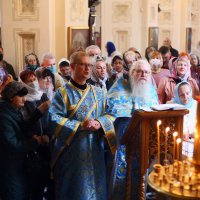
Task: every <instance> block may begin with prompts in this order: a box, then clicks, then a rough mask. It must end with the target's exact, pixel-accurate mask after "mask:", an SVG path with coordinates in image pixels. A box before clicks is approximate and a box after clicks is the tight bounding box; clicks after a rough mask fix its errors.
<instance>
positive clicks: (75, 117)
mask: <svg viewBox="0 0 200 200" xmlns="http://www.w3.org/2000/svg"><path fill="white" fill-rule="evenodd" d="M70 67H71V72H72V78H71V81H70V82H69V83H66V84H65V86H63V87H61V88H59V89H58V90H57V92H56V94H55V97H54V98H53V100H52V104H51V106H50V110H49V112H50V130H51V132H52V133H53V134H54V136H55V138H56V140H55V144H54V147H53V156H52V168H53V172H54V177H55V191H56V200H107V191H106V166H105V158H104V145H105V142H106V143H107V144H108V146H109V147H110V151H111V152H112V153H113V154H114V153H115V150H116V136H115V131H114V126H113V119H114V118H112V117H111V116H109V115H105V114H104V112H105V109H106V96H105V93H104V91H103V90H102V89H101V88H100V87H95V86H92V85H88V84H87V83H86V80H87V79H88V78H89V77H90V74H91V69H92V65H91V61H90V58H89V56H88V55H87V54H86V53H84V52H75V53H74V54H72V55H71V58H70Z"/></svg>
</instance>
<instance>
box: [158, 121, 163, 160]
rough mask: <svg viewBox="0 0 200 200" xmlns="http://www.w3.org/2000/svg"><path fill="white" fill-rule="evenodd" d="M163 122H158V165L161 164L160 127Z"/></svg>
mask: <svg viewBox="0 0 200 200" xmlns="http://www.w3.org/2000/svg"><path fill="white" fill-rule="evenodd" d="M161 123H162V122H161V120H158V121H157V137H158V164H160V125H161Z"/></svg>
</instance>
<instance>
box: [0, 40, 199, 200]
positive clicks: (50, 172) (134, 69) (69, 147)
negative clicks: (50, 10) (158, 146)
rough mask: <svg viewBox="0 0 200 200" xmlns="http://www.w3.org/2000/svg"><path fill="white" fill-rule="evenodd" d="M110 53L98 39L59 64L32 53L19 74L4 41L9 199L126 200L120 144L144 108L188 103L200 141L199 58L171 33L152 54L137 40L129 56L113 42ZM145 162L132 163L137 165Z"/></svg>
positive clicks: (3, 146)
mask: <svg viewBox="0 0 200 200" xmlns="http://www.w3.org/2000/svg"><path fill="white" fill-rule="evenodd" d="M106 53H107V55H104V56H103V55H102V54H101V49H100V48H99V47H98V46H96V45H91V46H88V47H87V48H86V49H85V50H83V49H82V48H80V49H79V50H77V51H75V52H73V53H72V54H71V55H70V57H69V58H68V59H67V58H62V59H61V60H59V61H58V62H57V61H56V58H55V56H54V55H53V54H52V53H45V54H44V55H43V56H42V58H41V60H40V61H39V59H38V57H37V55H36V54H35V53H30V54H28V55H26V56H25V59H24V63H25V65H24V70H23V71H21V72H20V73H19V75H16V74H15V72H14V70H13V67H12V65H10V64H9V63H8V62H6V61H5V60H4V59H3V55H4V53H3V48H0V92H1V99H0V118H1V120H0V163H1V164H0V199H1V200H43V199H46V200H54V199H56V200H65V199H70V200H89V199H92V200H122V199H123V198H124V195H125V185H126V160H125V157H126V156H125V155H126V148H125V146H124V145H121V144H120V141H121V138H122V136H123V135H124V133H125V131H126V128H127V126H128V124H129V122H130V119H131V116H132V115H133V113H134V112H135V110H137V109H142V108H151V107H152V106H155V105H158V104H166V103H178V104H182V105H184V106H185V107H186V108H187V109H189V110H190V113H189V114H187V115H186V116H185V117H184V124H183V130H184V134H183V137H184V138H183V139H185V140H188V138H193V136H194V135H193V134H194V127H195V123H194V122H195V120H194V118H195V116H196V107H197V101H196V100H195V98H196V96H198V95H199V89H200V63H199V57H198V55H196V54H188V53H187V52H178V51H177V50H176V49H174V48H172V46H171V41H170V39H169V38H166V39H165V40H164V42H163V46H161V47H160V48H159V49H158V50H157V49H155V48H154V47H147V48H146V50H145V58H142V56H141V54H140V52H139V51H138V50H137V49H136V48H134V47H130V48H129V49H128V50H127V51H126V52H124V53H121V52H119V51H118V50H117V49H116V47H115V45H114V43H113V42H110V41H109V42H107V43H106ZM94 133H95V134H94ZM133 160H135V158H133ZM138 166H139V165H138V163H137V162H133V165H132V170H133V171H135V172H137V171H138ZM133 174H134V177H133V182H134V184H133V185H134V186H133V188H132V195H133V196H134V198H136V197H137V195H138V189H137V187H138V184H137V183H139V177H138V174H137V173H133ZM136 199H137V198H136Z"/></svg>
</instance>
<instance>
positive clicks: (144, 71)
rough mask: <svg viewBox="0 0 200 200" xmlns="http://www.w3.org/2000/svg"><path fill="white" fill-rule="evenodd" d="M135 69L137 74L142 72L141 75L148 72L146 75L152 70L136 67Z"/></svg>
mask: <svg viewBox="0 0 200 200" xmlns="http://www.w3.org/2000/svg"><path fill="white" fill-rule="evenodd" d="M134 71H135V72H136V74H140V75H141V74H146V75H149V74H151V72H150V71H146V70H141V69H135V70H134Z"/></svg>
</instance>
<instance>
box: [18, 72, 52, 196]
mask: <svg viewBox="0 0 200 200" xmlns="http://www.w3.org/2000/svg"><path fill="white" fill-rule="evenodd" d="M20 80H21V82H22V84H23V85H24V87H25V88H26V89H27V90H28V94H27V95H26V102H25V104H24V106H23V107H22V108H21V110H20V112H21V113H22V115H23V118H24V119H25V120H28V119H29V117H30V116H31V114H32V113H33V112H34V111H35V109H36V108H37V107H38V106H43V107H44V108H45V109H44V112H43V113H42V117H41V118H40V119H39V120H38V121H37V122H35V123H34V126H32V128H30V129H28V131H27V133H26V134H27V135H29V136H32V135H33V134H35V133H37V135H39V136H42V135H43V136H44V135H45V136H46V137H47V138H48V137H49V136H48V132H47V124H48V123H47V122H48V108H49V105H50V101H49V100H48V97H47V95H46V94H45V93H43V92H42V91H40V90H39V83H38V80H37V77H36V75H35V73H34V72H33V71H31V70H24V71H22V72H21V73H20ZM28 158H29V165H30V166H29V183H30V190H31V191H30V197H31V200H42V199H43V197H44V189H45V187H46V186H47V183H48V178H49V174H50V172H49V168H50V167H49V161H50V150H49V147H48V145H41V146H39V147H38V148H37V149H36V150H35V151H31V152H29V154H28Z"/></svg>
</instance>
